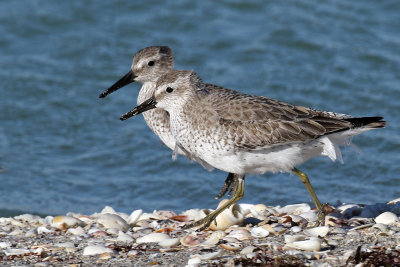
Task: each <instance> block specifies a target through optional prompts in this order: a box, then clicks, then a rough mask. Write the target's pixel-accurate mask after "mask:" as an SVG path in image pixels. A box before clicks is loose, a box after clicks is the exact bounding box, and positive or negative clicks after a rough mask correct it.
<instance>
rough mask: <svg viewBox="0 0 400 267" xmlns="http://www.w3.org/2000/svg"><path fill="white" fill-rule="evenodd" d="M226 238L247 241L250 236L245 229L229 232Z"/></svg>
mask: <svg viewBox="0 0 400 267" xmlns="http://www.w3.org/2000/svg"><path fill="white" fill-rule="evenodd" d="M226 237H228V238H230V237H232V238H235V239H237V240H239V241H243V240H248V239H250V238H251V234H250V232H249V231H248V230H246V229H235V230H232V231H230V232H229V234H228V235H227V236H226Z"/></svg>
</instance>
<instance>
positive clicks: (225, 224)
mask: <svg viewBox="0 0 400 267" xmlns="http://www.w3.org/2000/svg"><path fill="white" fill-rule="evenodd" d="M227 201H228V199H223V200H222V201H221V202H220V203H219V205H218V208H219V207H221V206H222V205H224V204H225V203H226V202H227ZM243 220H244V215H243V211H242V209H241V208H240V205H239V204H236V203H235V204H233V205H231V206H230V207H229V208H228V209H225V210H224V211H223V212H222V213H221V214H219V215H218V216H217V218H216V219H215V220H214V221H213V222H212V223H211V225H210V229H211V230H214V231H215V230H226V229H228V228H229V227H231V226H232V225H237V224H240V223H242V222H243ZM215 222H216V223H215Z"/></svg>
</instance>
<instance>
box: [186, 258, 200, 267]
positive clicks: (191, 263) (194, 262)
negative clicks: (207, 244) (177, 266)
mask: <svg viewBox="0 0 400 267" xmlns="http://www.w3.org/2000/svg"><path fill="white" fill-rule="evenodd" d="M200 263H201V259H200V258H199V257H194V258H190V259H189V260H188V263H187V265H186V266H187V267H197V266H199V264H200Z"/></svg>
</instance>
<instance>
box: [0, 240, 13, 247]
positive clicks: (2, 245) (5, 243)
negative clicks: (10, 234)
mask: <svg viewBox="0 0 400 267" xmlns="http://www.w3.org/2000/svg"><path fill="white" fill-rule="evenodd" d="M11 246H12V244H11V243H10V242H7V241H6V242H0V248H9V247H11Z"/></svg>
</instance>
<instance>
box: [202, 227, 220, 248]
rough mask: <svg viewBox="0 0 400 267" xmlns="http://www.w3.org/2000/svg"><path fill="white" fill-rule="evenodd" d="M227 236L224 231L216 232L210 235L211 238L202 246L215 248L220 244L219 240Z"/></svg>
mask: <svg viewBox="0 0 400 267" xmlns="http://www.w3.org/2000/svg"><path fill="white" fill-rule="evenodd" d="M225 236H226V234H225V232H224V231H221V230H219V231H215V232H213V233H212V234H211V235H210V237H209V238H207V240H206V241H204V242H203V243H201V245H202V246H204V247H208V246H210V247H213V246H215V245H216V244H218V242H219V240H221V238H223V237H225Z"/></svg>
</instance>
